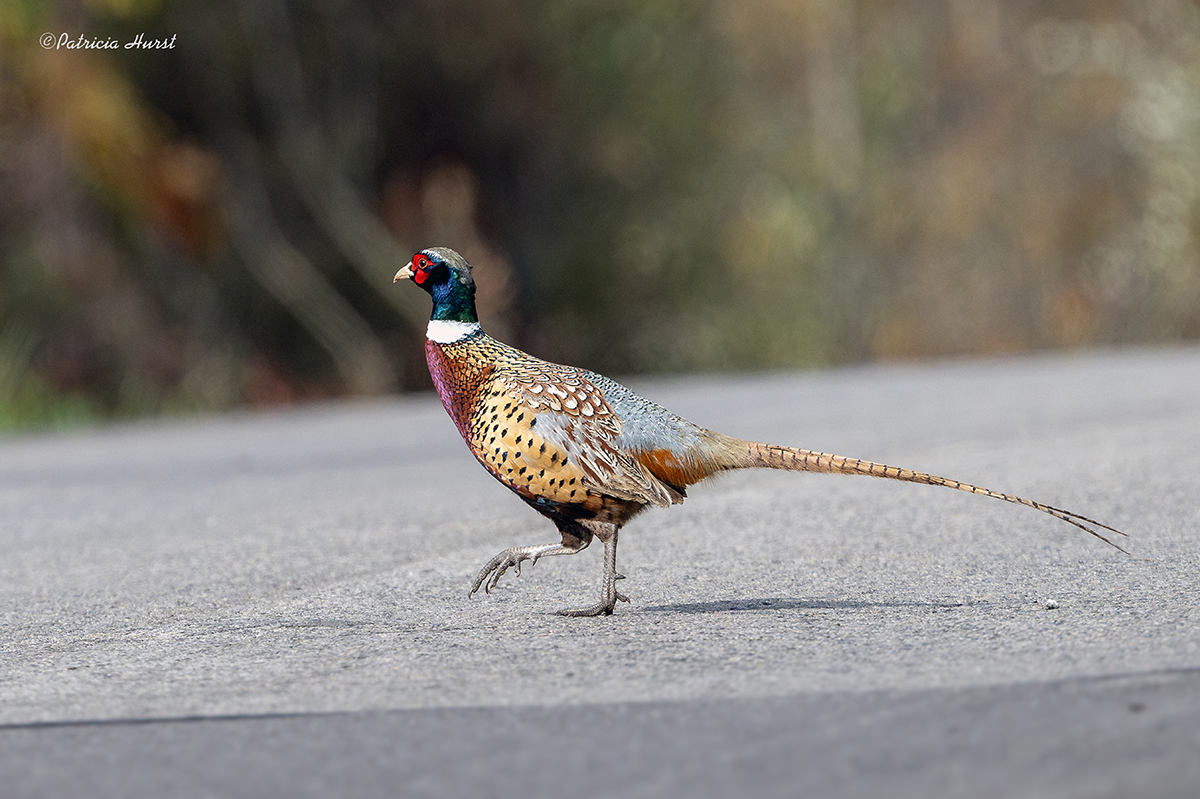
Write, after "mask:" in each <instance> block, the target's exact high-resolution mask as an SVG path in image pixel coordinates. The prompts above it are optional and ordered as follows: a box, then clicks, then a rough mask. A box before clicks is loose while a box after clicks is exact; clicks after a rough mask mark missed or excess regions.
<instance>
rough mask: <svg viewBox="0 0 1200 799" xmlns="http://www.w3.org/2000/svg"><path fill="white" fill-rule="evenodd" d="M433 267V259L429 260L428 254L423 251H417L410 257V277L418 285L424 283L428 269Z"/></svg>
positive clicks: (427, 275)
mask: <svg viewBox="0 0 1200 799" xmlns="http://www.w3.org/2000/svg"><path fill="white" fill-rule="evenodd" d="M432 267H433V261H431V260H429V256H427V255H424V254H423V253H417V254H416V255H414V256H413V259H412V273H413V274H412V279H413V282H414V283H416V284H417V285H418V286H421V285H424V283H425V281H426V280H428V279H429V270H430V269H431V268H432Z"/></svg>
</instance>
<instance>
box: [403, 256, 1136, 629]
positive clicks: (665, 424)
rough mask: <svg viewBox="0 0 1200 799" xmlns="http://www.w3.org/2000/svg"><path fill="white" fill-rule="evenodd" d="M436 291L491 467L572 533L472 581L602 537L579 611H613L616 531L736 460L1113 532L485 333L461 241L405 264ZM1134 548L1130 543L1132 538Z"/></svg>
mask: <svg viewBox="0 0 1200 799" xmlns="http://www.w3.org/2000/svg"><path fill="white" fill-rule="evenodd" d="M402 278H409V279H411V280H412V281H413V282H414V283H416V284H417V285H418V286H420V287H421V288H423V289H424V290H426V291H428V292H429V294H430V296H431V297H432V298H433V313H432V315H431V319H430V322H429V329H428V332H427V338H426V342H425V354H426V360H427V362H428V364H429V371H430V374H431V375H432V376H433V381H434V384H435V386H436V387H437V391H438V395H439V396H440V397H441V400H442V404H443V405H444V406H445V407H446V411H447V412H448V413H449V414H450V418H451V419H452V420H453V421H454V424H455V425H456V426H457V427H458V431H459V433H460V434H462V437H463V440H464V441H465V442H466V444H467V446H468V447H469V448H470V450H471V453H472V454H474V456H475V457H476V458H477V459H478V460H479V462H480V463H481V464H483V466H484V468H486V469H487V470H488V471H489V472H491V474H492V475H493V476H494V477H495V478H496V479H497V480H499V481H500V482H501V483H502V484H504V485H505V486H507V487H508V488H509V489H510V490H511V491H513V492H514V493H515V494H517V495H518V496H519V497H521V499H523V500H525V501H526V502H527V503H529V504H530V505H531V506H532V507H533V508H534V509H535V510H537V511H539V512H540V513H542V514H543V515H545V516H546V517H547V518H549V519H550V520H551V521H552V522H554V524H555V525H556V526H557V527H558V530H559V533H560V534H561V538H562V542H561V543H555V544H544V545H538V546H527V547H514V548H512V549H508V550H505V551H504V552H501V553H500V554H498V555H496V557H494V558H492V560H491V561H489V562H488V563H487V565H485V566H484V568H483V569H482V570H481V571H480V573H479V575H478V576H477V577H476V578H475V582H474V584H473V585H472V586H471V590H470V592H469V593H468V595H470V594H474V593H475V592H476V591H477V590H479V588H480V587H483V588H484V590H485V591H489V592H490V590H491V589H492V588H493V587H495V585H496V583H497V582H498V581H499V579H500V577H501V575H503V574H504V573H505V572H506V571H507V570H508V569H509V568H514V569H515V570H516V572H517V573H518V574H520V569H521V563H522V562H523V561H525V560H532V561H534V562H537V559H538V558H540V557H544V556H547V555H561V554H572V553H575V552H578V551H579V550H581V549H583V548H584V547H586V546H587V545H588V544H589V543H590V542H591V540H592V537H593V536H595V537H596V538H598V539H600V541H601V542H602V543H603V544H604V553H605V557H604V581H603V586H602V589H601V597H600V602H599V603H597V604H596V605H593V606H591V607H587V608H581V609H577V610H566V611H560V613H563V614H565V615H571V616H595V615H609V614H611V613H612V611H613V608H614V606H615V605H616V602H617V601H618V600H623V601H628V600H627V599H626V598H625V597H624V596H623V595H621V594H620V593H618V592H617V590H616V582H617V580H619V579H622V577H621V575H619V574H618V573H617V571H616V548H617V535H618V532H619V530H620V529H621V527H622V526H623V525H624V524H625V523H626V522H628V521H629V520H630V519H632V518H633V517H634V516H635V515H637V514H638V513H639V512H641V511H642V510H644V509H645V508H647V507H649V506H651V505H653V506H657V507H668V506H670V505H673V504H677V503H680V502H682V501H683V500H684V498H685V497H686V495H687V493H686V489H687V487H688V486H690V485H693V484H694V483H697V482H699V481H701V480H704V479H706V478H708V477H711V476H713V475H715V474H718V473H720V472H722V471H725V470H728V469H744V468H771V469H787V470H791V471H808V472H834V473H839V474H861V475H869V476H873V477H884V478H888V479H893V480H902V481H905V482H911V483H924V484H927V485H940V486H946V487H948V488H955V489H959V490H962V491H969V492H971V493H973V494H982V495H984V496H989V497H993V498H995V499H1001V500H1004V501H1006V502H1014V503H1017V504H1020V505H1027V506H1029V507H1031V508H1035V509H1036V510H1039V511H1042V512H1043V513H1048V514H1050V515H1052V516H1054V517H1056V518H1059V519H1062V520H1063V521H1066V522H1069V523H1070V524H1073V525H1075V526H1076V527H1079V528H1081V529H1083V530H1086V531H1087V532H1089V533H1091V534H1092V535H1094V536H1096V537H1097V538H1099V539H1100V540H1102V541H1104V542H1106V543H1109V544H1112V546H1114V547H1116V548H1117V549H1121V548H1120V547H1119V546H1117V545H1116V544H1113V543H1112V542H1111V541H1109V539H1107V538H1105V537H1104V535H1102V534H1101V533H1100V532H1099V530H1098V529H1097V528H1100V529H1103V530H1108V531H1110V532H1114V533H1118V534H1121V535H1124V534H1123V533H1120V531H1119V530H1115V529H1113V528H1111V527H1108V526H1107V525H1104V524H1101V523H1099V522H1096V521H1093V520H1091V519H1088V518H1087V517H1084V516H1080V515H1078V514H1075V513H1072V512H1070V511H1065V510H1062V509H1060V508H1055V507H1051V506H1049V505H1045V504H1042V503H1040V502H1035V501H1033V500H1028V499H1022V498H1021V497H1014V496H1010V495H1008V494H1002V493H1000V492H998V491H992V490H990V489H986V488H980V487H978V486H973V485H970V484H968V483H961V482H958V481H956V480H948V479H946V478H942V477H937V476H936V475H930V474H924V473H922V472H914V471H911V470H909V469H899V468H896V467H894V466H885V465H883V464H879V463H873V462H871V461H862V460H858V459H855V458H844V457H842V456H840V455H830V454H828V453H823V452H813V451H810V450H803V449H795V448H792V447H781V446H777V445H772V444H760V443H758V442H754V441H742V440H739V439H736V438H730V437H729V436H724V435H721V434H720V433H714V432H713V431H711V430H706V429H704V428H702V427H700V426H698V425H695V424H692V423H691V422H689V421H687V420H686V419H683V418H682V417H679V416H677V415H675V414H673V413H671V412H670V411H668V410H667V409H666V408H663V407H662V406H660V405H657V404H655V403H654V402H651V401H650V400H648V399H646V398H644V397H641V396H639V395H637V394H635V393H633V392H632V391H630V390H629V389H628V388H626V387H625V386H623V385H621V384H620V383H617V382H615V381H613V380H610V379H608V378H607V377H604V376H602V375H598V374H596V373H594V372H589V371H587V370H584V369H578V368H575V367H573V366H561V365H559V364H553V363H549V362H547V361H543V360H540V359H538V358H535V357H533V356H531V355H528V354H526V353H524V352H521V351H520V350H518V349H515V348H513V347H510V346H508V345H507V344H503V343H501V342H499V341H497V340H495V339H493V338H491V337H490V336H488V335H487V334H486V333H484V332H483V330H482V329H480V327H479V320H478V317H477V315H476V312H475V299H474V297H475V283H474V279H473V278H472V276H471V267H470V264H468V263H467V262H466V261H465V260H464V259H463V257H462V256H460V255H459V254H458V253H456V252H454V251H453V250H449V249H445V248H441V247H434V248H431V249H428V250H422V251H421V252H419V253H417V254H416V255H415V256H414V257H413V260H412V263H411V264H409V265H407V266H405V267H404V268H403V269H401V270H400V271H399V272H397V273H396V280H400V279H402ZM1122 551H1124V550H1122Z"/></svg>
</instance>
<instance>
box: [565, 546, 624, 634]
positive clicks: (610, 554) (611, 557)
mask: <svg viewBox="0 0 1200 799" xmlns="http://www.w3.org/2000/svg"><path fill="white" fill-rule="evenodd" d="M597 526H599V525H597ZM619 529H620V528H618V527H617V526H616V525H613V524H606V525H604V526H603V527H602V528H601V529H597V530H596V531H595V532H596V537H597V538H599V539H600V540H601V541H602V542H603V543H604V580H603V582H602V584H601V586H600V602H599V603H598V604H595V605H592V606H591V607H590V608H564V609H563V610H560V611H558V615H560V616H611V615H612V612H613V608H615V607H616V606H617V601H618V600H620V601H621V602H628V601H629V597H627V596H625V595H624V594H622V593H620V592H618V591H617V580H623V579H625V575H623V574H618V573H617V531H618V530H619Z"/></svg>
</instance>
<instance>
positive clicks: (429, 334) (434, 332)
mask: <svg viewBox="0 0 1200 799" xmlns="http://www.w3.org/2000/svg"><path fill="white" fill-rule="evenodd" d="M478 331H479V323H478V322H450V321H447V320H445V319H430V320H429V327H427V328H426V329H425V337H426V338H427V339H429V340H430V341H436V342H437V343H438V344H453V343H454V342H456V341H462V340H463V339H464V338H466V337H467V336H469V335H471V334H473V333H477V332H478Z"/></svg>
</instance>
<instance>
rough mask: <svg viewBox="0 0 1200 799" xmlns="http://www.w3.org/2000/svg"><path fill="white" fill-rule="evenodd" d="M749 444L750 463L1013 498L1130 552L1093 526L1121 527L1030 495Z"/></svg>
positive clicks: (825, 455)
mask: <svg viewBox="0 0 1200 799" xmlns="http://www.w3.org/2000/svg"><path fill="white" fill-rule="evenodd" d="M745 444H746V445H747V446H748V453H747V454H748V456H749V459H748V462H747V463H746V465H747V466H749V467H763V468H767V469H786V470H789V471H793V472H826V473H830V474H864V475H867V476H869V477H883V478H887V479H889V480H903V481H904V482H906V483H923V484H924V485H931V486H946V487H947V488H957V489H958V490H959V491H968V492H970V493H972V494H980V495H982V496H985V497H993V498H995V499H1002V500H1004V501H1005V502H1013V503H1016V504H1017V505H1027V506H1028V507H1030V508H1034V509H1035V510H1040V511H1041V512H1042V513H1048V514H1050V515H1051V516H1053V517H1054V518H1056V519H1062V520H1063V521H1064V522H1067V523H1068V524H1073V525H1075V526H1076V527H1078V528H1079V529H1080V530H1085V531H1086V532H1088V533H1090V534H1091V535H1094V536H1096V538H1099V539H1100V540H1101V541H1103V542H1104V543H1106V544H1108V545H1109V546H1111V547H1115V548H1116V549H1119V550H1121V551H1122V552H1125V554H1126V555H1128V554H1129V553H1128V552H1127V551H1126V550H1125V549H1124V548H1123V547H1121V546H1120V545H1118V544H1114V543H1113V542H1112V541H1110V540H1108V538H1106V537H1105V536H1104V535H1103V534H1102V533H1100V532H1099V530H1097V529H1096V528H1100V529H1102V530H1107V531H1109V532H1110V533H1116V534H1117V535H1122V536H1123V535H1125V533H1122V532H1121V531H1120V530H1117V529H1116V528H1114V527H1109V526H1108V525H1107V524H1101V523H1100V522H1098V521H1096V520H1095V519H1089V518H1088V517H1086V516H1080V515H1079V514H1078V513H1072V512H1071V511H1069V510H1063V509H1062V508H1055V507H1053V506H1051V505H1044V504H1042V503H1041V502H1035V501H1034V500H1032V499H1024V498H1023V497H1014V496H1012V495H1010V494H1002V493H1000V492H999V491H992V490H991V489H990V488H980V487H979V486H973V485H971V484H970V483H961V482H959V481H958V480H947V479H946V478H945V477H938V476H937V475H933V474H925V473H923V472H914V471H912V470H911V469H898V468H896V467H895V466H885V465H883V464H882V463H872V462H871V461H862V460H859V459H857V458H843V457H842V456H841V455H830V454H829V453H827V452H812V451H810V450H807V449H793V448H792V447H780V446H776V445H774V444H759V443H758V442H754V441H747V442H745Z"/></svg>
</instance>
